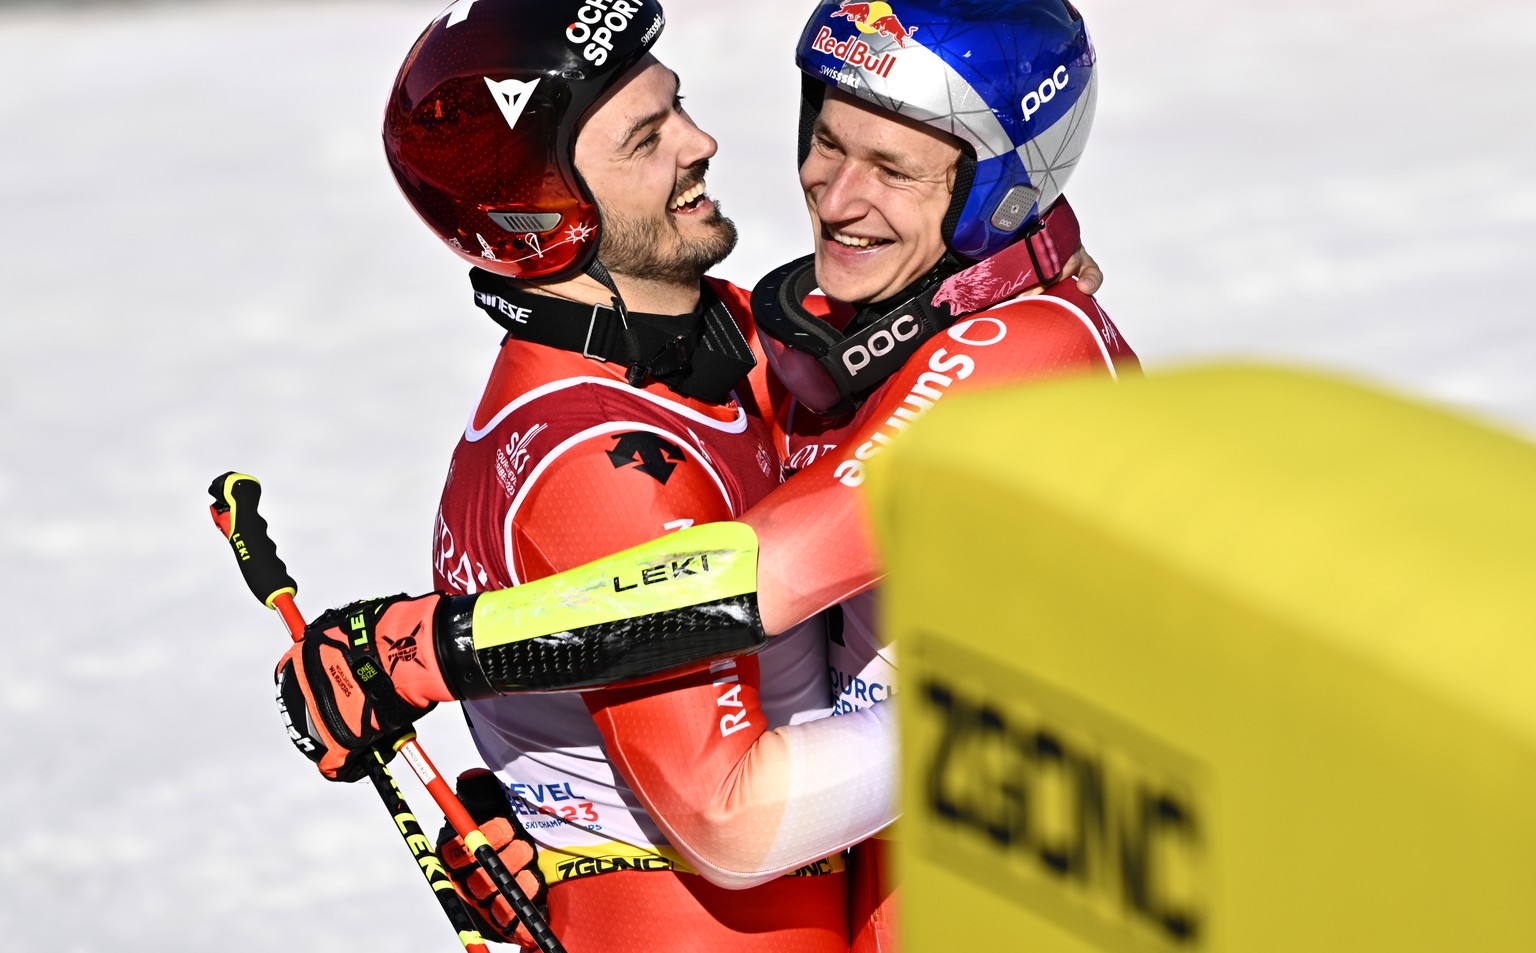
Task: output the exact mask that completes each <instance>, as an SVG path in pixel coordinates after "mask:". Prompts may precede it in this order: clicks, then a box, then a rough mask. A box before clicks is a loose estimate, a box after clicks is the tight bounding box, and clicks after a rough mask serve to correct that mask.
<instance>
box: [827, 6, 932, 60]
mask: <svg viewBox="0 0 1536 953" xmlns="http://www.w3.org/2000/svg"><path fill="white" fill-rule="evenodd" d="M832 15H833V16H834V17H843V18H845V19H848V20H852V21H853V25H854V26H856V27H858V28H859V32H860V33H878V34H880V35H881V36H888V37H891V38H892V39H894V40H895V41H896V45H897V46H899V47H901V48H902V49H906V48H907V40H908V39H910V38H911V36H912V34H914V33H916V32H917V27H913V28H912V29H910V30H908V29H907V28H906V27H905V26H902V23H901V18H900V17H898V16H896V13H895V11H893V10H892V9H891V5H890V4H888V3H879V2H875V3H845V4H843V5H842V8H841V9H839V10H838V11H837V12H836V13H834V14H832Z"/></svg>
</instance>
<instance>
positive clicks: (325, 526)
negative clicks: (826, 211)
mask: <svg viewBox="0 0 1536 953" xmlns="http://www.w3.org/2000/svg"><path fill="white" fill-rule="evenodd" d="M439 6H440V4H434V3H425V4H417V3H406V2H399V0H395V2H375V3H361V2H334V3H324V4H304V5H300V4H297V3H293V2H281V3H263V4H261V5H259V6H257V5H254V4H238V3H227V4H213V3H210V4H192V5H171V6H129V7H110V6H107V7H90V8H87V9H72V8H71V9H60V8H49V7H43V8H39V7H27V8H20V9H15V8H5V9H0V87H3V88H4V89H6V90H7V91H8V95H7V96H6V97H5V98H4V99H3V100H0V128H3V129H4V130H5V135H4V144H3V146H0V202H3V207H4V209H5V214H4V216H3V219H0V310H3V313H4V315H5V318H6V320H5V321H4V322H3V323H0V335H3V343H4V348H3V353H4V355H5V360H6V370H5V373H4V375H3V377H0V394H3V397H4V404H3V406H4V420H5V432H6V434H7V437H8V449H7V450H6V453H5V456H4V459H3V465H0V514H3V526H4V531H3V537H0V569H3V571H4V578H5V580H6V590H5V591H6V593H7V595H8V599H7V601H8V603H9V604H10V605H11V606H12V608H11V610H10V611H11V612H12V613H13V615H12V619H13V621H14V622H16V623H17V624H16V625H15V626H13V634H12V635H11V637H10V638H9V640H8V643H9V645H10V649H9V659H8V661H9V669H10V671H11V673H12V675H11V676H10V677H9V678H8V679H7V680H6V685H5V686H4V687H3V688H0V714H3V715H4V719H5V724H6V726H7V729H8V732H9V736H8V738H7V740H6V742H5V745H4V750H5V753H6V761H7V766H8V768H9V770H7V771H6V772H5V773H4V776H3V778H0V809H3V810H4V815H5V818H6V821H7V823H8V824H9V825H10V827H11V835H10V836H8V837H6V838H5V839H4V841H3V843H0V885H3V888H4V889H3V891H0V936H3V937H4V938H5V941H4V945H5V947H6V949H12V950H37V949H45V948H47V949H64V950H68V951H71V953H77V951H95V950H103V951H105V950H111V951H113V953H150V951H153V953H168V951H180V950H188V951H190V950H204V949H207V948H208V947H209V946H210V945H214V946H217V947H219V948H220V949H222V950H224V951H226V953H244V951H266V950H270V949H284V950H288V951H295V953H307V951H321V950H329V949H353V948H356V949H365V948H366V949H369V950H372V951H375V953H394V951H401V953H403V951H407V950H412V951H419V950H429V949H443V950H446V949H448V948H449V944H451V943H453V942H454V940H453V937H452V936H451V935H450V933H449V931H448V928H447V926H446V924H445V922H443V920H442V917H441V915H440V913H439V912H438V910H437V907H436V904H434V903H433V902H432V901H431V900H430V899H429V898H428V897H427V896H426V891H425V889H424V887H423V885H422V883H421V879H420V877H419V876H418V875H417V874H416V873H414V872H413V870H412V867H413V865H412V863H411V862H410V860H409V859H408V857H407V855H406V852H405V850H404V848H403V846H402V845H401V844H400V843H399V841H398V838H397V837H396V836H395V835H394V834H392V833H391V832H390V830H389V828H390V827H391V824H390V822H389V820H388V819H387V818H386V817H385V815H384V814H383V812H382V811H381V810H380V808H379V805H378V802H377V799H376V798H375V796H374V794H373V792H372V790H371V789H369V788H368V787H367V786H366V785H358V786H353V787H350V788H347V787H341V786H331V785H326V784H322V783H320V782H319V781H318V780H316V779H315V778H314V777H313V775H312V772H311V771H310V770H309V769H308V767H307V766H306V765H304V764H303V763H302V762H301V761H300V760H299V759H298V758H297V757H296V756H295V755H294V753H293V752H292V751H291V749H290V748H289V746H288V744H287V742H286V740H285V739H284V738H283V736H282V734H281V732H280V731H279V730H278V725H277V722H276V719H275V716H274V714H273V710H272V704H271V700H270V697H269V696H270V694H271V691H270V688H269V685H268V683H267V681H266V676H265V672H267V671H269V670H270V666H271V665H272V664H273V662H274V660H275V658H276V655H277V653H278V652H279V650H280V648H281V646H282V644H283V640H284V638H285V636H284V634H283V632H282V631H281V630H280V629H279V623H278V621H277V619H276V617H275V616H274V617H272V618H270V619H269V618H265V617H264V616H263V613H262V610H260V609H259V608H258V607H257V606H255V605H254V604H253V602H252V600H251V599H250V597H249V596H248V595H247V594H246V593H245V591H244V590H243V587H242V586H241V585H240V584H239V581H238V580H237V579H236V578H235V572H234V569H233V567H232V566H231V565H230V560H229V556H228V555H227V553H226V551H225V549H224V544H223V543H222V542H220V540H219V539H218V538H217V537H216V536H215V535H214V531H213V529H212V528H211V526H210V523H209V520H208V517H207V515H206V509H205V507H206V502H207V500H206V497H205V496H204V495H203V488H204V486H206V484H207V481H208V480H209V479H210V478H211V477H212V476H214V475H215V474H216V473H219V472H221V471H223V470H225V469H229V468H240V469H249V470H250V471H251V472H254V473H256V474H257V475H259V476H260V477H261V478H262V479H263V481H264V484H265V486H266V489H267V494H266V497H265V499H264V501H263V506H264V509H265V512H266V515H267V517H268V519H269V520H270V522H271V524H272V526H273V532H274V535H275V537H276V539H277V540H278V542H279V546H280V549H281V551H282V554H283V556H284V557H285V558H286V560H287V563H288V565H289V567H290V569H292V570H293V572H294V573H295V575H296V576H297V577H298V579H299V581H300V584H301V591H300V602H301V604H302V605H303V606H305V607H307V608H308V609H309V610H310V611H312V612H317V611H318V610H319V609H321V608H322V607H324V606H327V605H331V604H334V603H336V602H339V601H343V600H345V599H347V598H350V597H353V596H356V595H358V594H360V593H372V592H383V591H391V590H400V589H404V590H421V589H424V588H425V587H426V586H427V585H428V584H429V576H428V572H427V569H428V567H427V562H426V559H427V553H428V546H429V543H430V535H431V526H432V515H433V511H434V508H435V506H436V499H437V494H438V490H439V487H440V482H441V478H442V476H443V469H444V466H445V464H446V460H447V457H448V453H449V451H450V450H451V448H452V446H453V443H454V441H455V439H456V438H457V435H458V433H459V429H460V427H461V425H462V422H463V420H464V419H465V416H466V415H467V413H468V411H469V406H470V403H471V401H472V400H473V399H474V398H475V396H476V395H477V394H478V390H479V386H480V384H481V383H482V379H483V374H484V372H485V370H486V368H487V367H488V364H489V360H490V356H491V353H492V349H493V347H494V346H495V344H496V341H497V339H498V336H499V332H498V331H497V329H496V328H495V327H494V326H493V325H491V324H490V322H488V321H486V320H484V319H483V317H482V316H481V315H480V314H479V312H478V311H476V310H475V309H474V308H473V307H471V305H470V293H469V286H468V284H467V282H465V281H464V277H463V275H464V271H465V269H464V268H463V266H462V265H461V264H460V263H459V262H458V261H457V260H456V259H454V258H452V257H451V256H449V255H448V254H446V253H445V252H444V251H443V250H442V249H441V248H440V247H438V246H437V244H436V242H435V240H434V239H432V238H430V237H429V236H428V235H427V233H426V231H425V230H424V229H423V228H422V227H421V226H420V225H419V224H418V223H417V222H416V221H415V220H414V217H413V216H412V215H411V213H410V211H409V209H408V208H407V206H406V205H405V203H404V202H403V201H402V200H401V199H400V198H399V197H398V196H397V194H396V190H395V186H394V184H393V182H392V181H391V179H390V177H389V174H388V172H387V170H386V168H385V165H384V162H383V160H382V157H381V154H380V150H379V147H378V122H379V118H380V114H381V112H382V106H383V102H384V98H385V94H386V92H387V89H388V86H389V82H390V80H391V78H392V77H393V75H394V72H395V69H396V68H397V66H398V64H399V61H400V59H401V57H402V56H403V55H404V53H405V51H406V49H407V48H408V47H409V45H410V43H411V41H412V40H413V38H414V37H415V35H416V33H417V32H418V31H419V30H420V29H421V27H422V26H423V25H424V24H425V23H426V22H427V20H428V19H429V18H430V17H431V16H432V15H433V14H435V13H436V12H437V9H438V7H439ZM794 6H795V9H796V10H798V9H799V8H800V7H801V6H806V7H808V6H809V5H808V4H801V5H794ZM1236 6H1237V7H1240V8H1241V9H1236V8H1232V7H1234V5H1222V4H1215V3H1195V2H1193V0H1171V2H1168V3H1159V4H1148V3H1145V2H1141V0H1088V2H1086V3H1085V4H1084V5H1083V9H1084V12H1085V13H1086V14H1087V16H1088V17H1089V22H1090V24H1091V25H1092V27H1093V29H1094V34H1095V39H1096V41H1097V44H1098V47H1099V52H1100V55H1101V57H1102V67H1101V69H1102V82H1103V86H1102V94H1101V99H1100V107H1099V114H1098V118H1097V122H1096V129H1095V132H1094V139H1093V143H1092V145H1091V146H1090V148H1089V151H1088V154H1087V159H1086V160H1085V163H1084V165H1083V166H1082V167H1081V169H1080V171H1079V173H1078V174H1077V176H1076V177H1075V178H1074V180H1073V182H1072V184H1071V186H1070V188H1069V189H1068V192H1069V193H1070V194H1071V196H1072V198H1073V201H1074V203H1075V204H1076V206H1077V208H1078V211H1079V213H1080V215H1081V217H1082V219H1083V221H1084V223H1085V231H1086V235H1087V236H1088V242H1089V247H1090V248H1091V249H1092V250H1093V251H1094V253H1095V254H1096V255H1097V256H1098V257H1099V259H1100V261H1101V262H1102V263H1103V264H1104V266H1105V267H1106V269H1107V271H1108V274H1109V278H1108V284H1107V287H1106V289H1105V291H1104V293H1103V294H1102V296H1101V299H1102V300H1103V302H1104V303H1105V305H1106V307H1107V308H1108V309H1109V310H1110V311H1111V313H1113V314H1114V315H1115V316H1116V318H1117V320H1118V321H1119V323H1120V325H1121V327H1122V329H1123V330H1124V331H1125V333H1126V334H1127V336H1128V337H1129V339H1130V340H1131V341H1132V343H1133V344H1134V345H1135V347H1136V348H1137V350H1138V351H1139V352H1140V353H1141V355H1142V357H1143V358H1144V360H1145V362H1146V364H1147V365H1148V367H1149V369H1151V370H1153V371H1156V370H1157V369H1158V368H1163V367H1169V366H1175V365H1178V364H1181V363H1186V362H1190V361H1194V360H1200V359H1206V358H1212V357H1232V356H1241V357H1251V358H1260V359H1265V360H1282V361H1301V362H1305V363H1307V364H1311V365H1314V366H1322V367H1329V368H1335V369H1341V370H1345V371H1347V372H1349V373H1352V374H1354V375H1357V376H1361V377H1363V378H1365V379H1368V380H1373V381H1377V382H1380V383H1385V384H1387V385H1388V386H1390V387H1392V388H1394V389H1397V390H1400V391H1404V392H1408V393H1412V394H1416V395H1419V396H1421V397H1424V398H1428V399H1431V400H1437V401H1444V402H1449V403H1451V404H1454V405H1457V406H1460V407H1462V408H1465V409H1466V410H1468V411H1470V412H1472V413H1474V414H1476V415H1478V416H1481V417H1484V418H1486V419H1489V420H1492V421H1494V422H1496V423H1498V424H1500V425H1503V426H1508V427H1511V428H1514V429H1516V430H1518V431H1521V432H1524V433H1526V434H1532V433H1536V376H1533V375H1532V373H1531V372H1530V370H1529V367H1530V365H1531V363H1532V362H1533V359H1536V322H1533V321H1532V320H1531V314H1530V310H1531V309H1530V307H1529V305H1528V304H1524V303H1522V301H1523V299H1522V298H1521V295H1522V294H1523V293H1524V292H1525V288H1526V285H1527V284H1528V269H1529V264H1528V262H1529V261H1531V260H1532V259H1533V253H1536V183H1533V181H1532V179H1531V176H1530V174H1529V172H1530V170H1531V169H1532V168H1536V137H1532V136H1531V135H1530V132H1529V129H1528V128H1527V126H1528V123H1527V122H1526V121H1525V120H1526V118H1527V117H1528V113H1529V111H1530V109H1529V106H1530V102H1529V98H1528V97H1529V94H1528V93H1527V92H1525V91H1526V90H1529V89H1531V88H1533V86H1536V77H1533V76H1532V75H1530V74H1531V72H1532V67H1530V66H1527V65H1522V64H1527V63H1536V8H1532V7H1530V6H1529V5H1528V4H1521V3H1519V2H1517V0H1482V2H1476V0H1474V2H1470V3H1462V4H1454V5H1453V4H1451V3H1449V2H1448V0H1438V2H1428V0H1406V2H1401V0H1399V2H1390V3H1389V2H1386V0H1357V2H1355V3H1353V4H1350V5H1349V6H1348V7H1347V8H1342V7H1340V6H1338V5H1337V4H1334V3H1329V2H1324V0H1299V2H1297V3H1293V4H1291V5H1290V6H1289V7H1287V8H1285V9H1284V10H1279V9H1275V10H1273V11H1271V12H1267V13H1262V14H1261V13H1256V12H1249V10H1250V8H1251V5H1236ZM1229 8H1232V9H1229ZM769 10H774V11H775V12H774V13H773V14H772V16H765V15H764V14H766V13H767V12H768V11H769ZM668 13H669V18H670V22H669V24H668V27H667V32H666V34H665V35H664V36H663V39H662V45H661V47H660V50H659V52H660V54H661V56H662V58H663V59H664V60H665V61H666V62H668V64H669V65H672V66H674V67H675V68H677V69H678V71H679V72H680V73H681V75H682V76H683V79H684V92H685V94H686V95H688V97H689V98H688V107H689V109H690V111H691V112H692V113H693V115H694V117H695V118H696V119H697V120H698V121H699V123H700V124H701V125H702V126H703V127H704V128H706V129H707V130H709V131H711V132H712V133H714V134H715V135H716V137H717V138H718V139H719V140H720V142H721V145H722V152H721V155H720V156H719V157H718V159H717V160H716V161H715V168H714V170H713V171H712V172H711V174H710V188H711V192H712V194H714V195H715V196H717V197H718V198H719V199H720V200H721V201H722V204H723V206H724V207H725V209H726V211H727V212H728V213H729V214H731V215H733V216H734V217H735V218H736V219H737V221H738V223H739V224H740V225H742V226H743V241H742V244H741V247H740V249H739V250H738V252H737V253H736V255H734V256H733V257H732V259H731V260H729V261H728V262H726V264H725V265H724V266H723V267H722V268H721V269H720V273H721V274H723V275H725V276H727V277H730V278H732V279H734V280H736V281H738V282H742V283H747V284H750V283H751V282H752V281H753V280H755V279H756V278H757V277H758V276H759V275H761V274H762V273H763V272H765V271H766V270H768V269H769V268H770V267H772V266H773V265H776V264H778V263H779V262H781V261H785V260H788V259H789V258H791V257H795V256H798V255H799V254H801V253H802V252H803V249H804V248H805V247H806V246H807V244H808V243H807V241H806V236H805V227H804V224H803V220H802V213H801V212H800V210H799V207H798V204H797V203H796V202H795V201H794V196H795V194H796V191H795V189H796V187H795V180H794V133H793V130H794V108H795V107H794V98H795V89H796V83H797V78H796V74H795V73H794V71H793V68H792V55H791V49H792V45H793V42H794V40H795V37H796V36H797V35H798V29H799V14H798V13H789V12H781V11H780V8H778V7H774V6H771V5H770V6H762V7H761V8H760V9H758V8H754V10H753V12H752V14H751V16H750V18H746V17H744V16H743V15H742V13H741V11H740V10H739V9H736V10H735V12H734V13H733V12H732V8H729V7H728V6H727V5H724V4H706V3H702V2H698V0H692V2H689V0H673V2H670V3H668ZM744 21H745V22H748V23H750V27H751V28H750V30H749V29H743V28H742V27H743V22H744ZM770 21H773V22H770ZM422 737H423V743H424V744H426V745H427V747H428V750H429V751H431V752H433V756H434V758H435V759H436V760H437V761H438V762H439V764H440V766H443V767H444V769H445V770H447V771H450V773H451V772H452V771H454V770H457V769H458V768H460V767H464V766H467V765H469V764H470V763H472V762H473V760H474V755H473V753H472V750H471V748H470V747H469V745H468V742H467V739H466V737H465V732H464V731H463V729H462V727H461V726H460V724H459V722H458V720H457V716H456V714H454V713H449V712H445V713H440V714H436V715H434V716H433V717H431V718H429V719H428V720H427V721H426V722H425V725H424V730H423V735H422ZM402 773H404V772H403V771H402ZM405 786H406V790H407V794H408V796H409V797H411V798H412V800H413V801H414V802H415V805H416V806H417V809H418V810H419V811H420V812H421V813H422V815H423V824H424V826H425V827H427V828H429V829H433V830H435V828H436V826H437V823H438V822H437V819H436V814H435V811H434V810H432V809H431V805H430V802H429V800H428V798H427V797H426V796H425V794H424V793H419V792H417V790H416V789H415V786H414V783H413V782H406V784H405Z"/></svg>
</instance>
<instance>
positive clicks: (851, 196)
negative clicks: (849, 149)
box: [800, 151, 869, 222]
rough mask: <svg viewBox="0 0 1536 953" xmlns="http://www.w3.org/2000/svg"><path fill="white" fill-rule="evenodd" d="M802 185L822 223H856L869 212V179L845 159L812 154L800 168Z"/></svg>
mask: <svg viewBox="0 0 1536 953" xmlns="http://www.w3.org/2000/svg"><path fill="white" fill-rule="evenodd" d="M800 184H801V187H802V188H804V189H805V193H806V195H807V196H809V197H810V199H811V201H812V202H814V203H815V205H816V215H817V217H818V218H820V219H821V220H822V221H823V222H852V221H856V220H858V219H859V218H862V217H863V216H864V214H865V213H866V212H867V211H868V210H869V194H868V189H866V188H865V186H866V185H867V184H868V177H867V176H865V175H864V174H863V173H862V171H861V170H860V169H859V168H858V167H857V165H856V164H855V163H853V162H850V161H849V160H848V158H847V157H846V156H842V157H838V158H832V157H830V156H822V155H817V154H816V153H815V152H814V151H813V152H812V153H811V154H810V155H809V156H807V157H806V160H805V164H804V165H803V166H801V167H800Z"/></svg>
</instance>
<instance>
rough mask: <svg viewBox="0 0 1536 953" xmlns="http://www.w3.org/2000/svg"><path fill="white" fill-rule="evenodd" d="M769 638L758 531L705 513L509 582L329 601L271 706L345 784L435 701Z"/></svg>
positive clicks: (680, 668)
mask: <svg viewBox="0 0 1536 953" xmlns="http://www.w3.org/2000/svg"><path fill="white" fill-rule="evenodd" d="M767 641H768V637H767V635H766V634H765V633H764V631H763V625H762V619H761V617H760V616H759V614H758V608H757V535H756V533H754V532H753V531H752V529H751V527H749V526H746V525H745V524H742V523H731V522H722V523H705V524H702V525H699V526H693V527H689V528H688V529H684V530H679V531H678V532H676V533H670V534H668V535H666V536H663V537H661V538H659V539H654V540H651V541H650V542H648V543H643V544H641V545H639V546H635V547H632V548H630V549H626V550H624V551H622V552H620V553H616V554H614V555H612V556H607V557H604V558H602V559H598V560H595V561H593V562H590V563H587V564H585V565H583V566H578V567H577V568H575V569H572V570H569V571H566V572H562V573H557V574H556V575H553V576H547V577H545V578H543V579H537V580H534V581H532V582H528V583H524V584H523V585H521V586H516V587H514V588H511V589H500V590H496V591H493V592H484V593H480V594H478V595H472V596H447V595H443V594H441V593H432V594H430V595H426V596H421V597H419V598H408V597H406V596H403V595H400V596H390V597H388V598H384V599H369V600H364V601H362V602H356V603H353V604H351V605H349V606H346V607H345V608H342V609H333V610H331V611H330V612H327V613H325V615H323V616H321V617H320V618H319V619H317V620H316V621H315V622H314V623H312V624H311V625H310V626H309V627H308V628H307V629H305V632H304V638H303V639H302V640H300V641H298V642H296V643H294V644H293V646H292V647H291V648H290V649H289V650H288V652H287V653H285V654H284V656H283V658H282V660H281V661H280V662H279V663H278V669H277V684H278V705H279V707H280V709H281V710H282V716H283V720H284V722H285V723H286V725H287V729H288V736H289V738H290V739H292V741H293V743H294V745H295V746H297V747H298V748H299V750H300V751H301V752H303V753H304V755H305V756H306V757H308V758H309V759H310V760H311V761H313V762H315V764H316V765H317V766H318V767H319V768H320V773H321V774H323V775H325V776H326V777H327V778H330V779H332V780H336V781H353V780H356V779H357V778H359V777H362V774H363V765H364V763H365V762H364V757H365V756H371V755H368V749H370V748H372V747H373V746H375V745H378V744H380V743H381V742H393V741H395V740H398V739H399V738H400V737H402V736H403V734H404V733H405V732H406V731H407V730H408V729H409V728H410V726H411V724H412V723H413V722H415V721H416V719H418V718H420V717H421V716H422V715H424V714H426V713H427V712H428V711H430V710H431V708H432V706H433V704H434V703H436V702H446V701H459V700H463V699H470V698H486V697H489V696H492V695H500V694H508V693H512V692H540V691H572V690H580V689H585V688H596V687H599V686H608V685H614V684H623V683H626V682H636V681H642V680H647V679H651V678H656V677H662V676H670V675H675V674H682V673H684V672H690V671H696V670H698V669H701V668H704V667H706V666H708V665H709V664H710V663H711V662H715V661H718V660H720V659H723V658H728V657H731V656H736V655H743V654H746V653H749V652H754V651H756V650H757V649H759V648H761V647H762V646H763V645H765V644H766V643H767Z"/></svg>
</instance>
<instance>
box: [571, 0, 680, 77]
mask: <svg viewBox="0 0 1536 953" xmlns="http://www.w3.org/2000/svg"><path fill="white" fill-rule="evenodd" d="M639 12H640V6H639V4H636V3H631V2H630V0H586V2H585V3H583V4H582V5H581V6H580V7H579V8H577V10H576V22H575V23H572V24H571V25H570V26H568V27H566V28H565V38H566V39H568V40H570V41H571V42H572V43H574V44H576V45H577V46H582V44H585V46H583V47H582V51H581V55H582V56H583V57H584V58H585V59H586V61H587V62H588V63H591V64H592V65H594V66H602V65H603V64H604V63H606V62H607V61H608V54H609V53H611V52H612V51H613V38H614V35H615V34H618V33H623V32H624V31H625V30H627V29H629V25H630V23H631V22H633V20H634V19H635V14H637V13H639ZM660 20H661V18H660V17H657V23H653V24H652V29H651V31H650V32H649V33H647V34H646V37H647V38H648V37H650V36H654V35H655V31H656V30H657V29H660V26H659V23H660Z"/></svg>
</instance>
